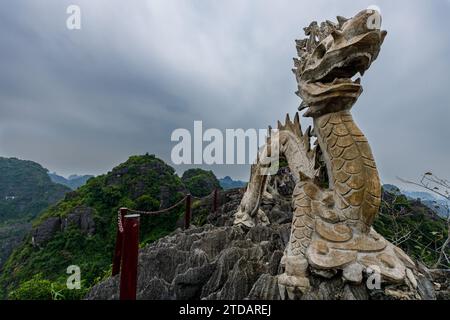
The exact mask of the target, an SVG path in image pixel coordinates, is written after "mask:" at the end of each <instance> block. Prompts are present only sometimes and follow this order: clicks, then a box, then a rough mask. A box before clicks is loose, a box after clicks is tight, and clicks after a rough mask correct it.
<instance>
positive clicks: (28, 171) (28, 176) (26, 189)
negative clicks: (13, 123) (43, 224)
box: [0, 157, 70, 223]
mask: <svg viewBox="0 0 450 320" xmlns="http://www.w3.org/2000/svg"><path fill="white" fill-rule="evenodd" d="M0 177H1V178H0V223H1V222H4V221H7V220H23V219H33V218H35V217H36V216H37V215H38V214H39V213H40V212H41V211H42V210H43V209H45V208H47V207H48V206H49V205H50V204H53V203H55V202H57V201H58V200H60V199H62V198H63V197H64V195H65V194H66V193H67V192H69V191H70V189H69V188H67V187H65V186H62V185H60V184H57V183H54V182H52V181H51V179H50V177H49V176H48V175H47V169H45V168H43V167H42V166H41V165H40V164H38V163H36V162H33V161H26V160H19V159H16V158H2V157H0Z"/></svg>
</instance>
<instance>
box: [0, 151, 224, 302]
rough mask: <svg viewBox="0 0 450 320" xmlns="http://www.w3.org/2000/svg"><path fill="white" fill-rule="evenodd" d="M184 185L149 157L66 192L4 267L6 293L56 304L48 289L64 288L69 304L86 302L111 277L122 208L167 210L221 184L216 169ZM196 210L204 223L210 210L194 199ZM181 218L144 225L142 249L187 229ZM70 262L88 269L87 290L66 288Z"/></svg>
mask: <svg viewBox="0 0 450 320" xmlns="http://www.w3.org/2000/svg"><path fill="white" fill-rule="evenodd" d="M43 173H44V174H45V179H47V180H50V179H49V178H48V176H47V175H46V172H45V171H43ZM184 181H185V183H183V181H182V179H181V178H180V177H179V176H177V175H176V173H175V170H174V169H173V168H172V167H170V166H169V165H167V164H166V163H164V162H163V161H162V160H160V159H158V158H157V157H155V156H154V155H148V154H146V155H142V156H132V157H130V158H129V159H128V161H126V162H124V163H122V164H120V165H119V166H117V167H115V168H113V169H112V170H111V171H110V172H108V173H107V174H105V175H101V176H98V177H95V178H92V179H90V180H89V181H88V182H87V184H86V185H84V186H82V187H80V188H79V189H77V190H75V191H72V192H69V193H67V194H66V196H65V198H64V199H63V200H62V201H61V202H59V203H58V204H56V205H55V206H52V207H49V208H47V209H46V210H45V211H44V212H43V213H42V215H40V216H39V217H38V218H37V219H36V220H34V221H33V228H32V230H31V232H30V233H29V234H28V236H27V237H26V238H25V241H24V242H23V243H22V244H21V245H20V246H19V247H18V248H17V250H15V252H14V253H13V254H12V256H11V257H10V258H9V259H8V261H7V262H6V264H5V266H4V269H3V272H2V274H1V275H0V289H1V291H2V292H1V293H2V294H3V296H4V297H9V298H11V299H23V298H26V299H28V298H33V299H51V298H52V296H51V290H50V289H49V288H50V287H51V285H53V287H55V288H59V289H61V292H62V293H63V295H64V297H65V298H66V299H79V298H82V297H83V296H84V294H85V293H86V290H87V289H89V288H90V287H91V286H92V285H94V284H95V283H96V281H98V280H99V279H101V278H102V277H104V276H105V275H107V274H108V272H110V267H111V261H112V255H113V251H114V250H113V249H114V244H115V235H116V228H117V211H118V209H119V208H120V207H123V206H126V207H129V208H134V209H138V210H157V209H163V208H167V207H170V206H171V205H172V204H174V203H176V202H178V201H179V200H180V199H181V198H183V197H184V195H185V194H186V193H188V192H190V193H192V194H197V193H198V194H200V195H201V194H203V193H207V194H210V193H211V191H212V190H213V189H214V188H215V187H217V186H218V181H217V179H216V177H215V176H214V174H213V173H212V172H207V171H204V170H200V169H195V170H190V171H188V172H187V173H186V174H185V175H184ZM58 186H59V187H61V188H63V189H65V190H67V189H66V188H65V187H63V186H61V185H58ZM208 209H209V206H208ZM193 211H194V213H195V217H194V219H193V222H194V223H200V224H201V223H203V222H204V220H205V219H206V215H207V211H206V207H203V206H201V205H197V203H196V202H194V203H193ZM183 213H184V209H183V208H182V207H181V208H177V209H175V210H172V211H170V212H169V213H168V214H166V215H163V216H156V217H147V218H146V219H145V220H143V222H142V225H141V230H142V238H141V243H142V245H145V244H147V243H151V242H153V241H155V240H157V239H159V238H161V237H163V236H165V235H167V234H170V233H171V232H172V231H174V230H175V229H176V228H177V226H179V225H181V224H182V215H183ZM27 230H28V229H27ZM1 236H2V235H1V234H0V237H1ZM73 264H75V265H78V266H80V268H81V269H82V270H83V288H82V290H74V291H69V290H66V288H65V283H66V278H67V274H66V268H67V267H68V266H70V265H73ZM36 270H39V272H38V273H36ZM39 288H47V289H39Z"/></svg>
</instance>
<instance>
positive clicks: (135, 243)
mask: <svg viewBox="0 0 450 320" xmlns="http://www.w3.org/2000/svg"><path fill="white" fill-rule="evenodd" d="M124 222H125V223H124V237H123V249H122V271H121V272H120V300H136V288H137V269H138V254H139V215H138V214H132V215H126V216H125V217H124Z"/></svg>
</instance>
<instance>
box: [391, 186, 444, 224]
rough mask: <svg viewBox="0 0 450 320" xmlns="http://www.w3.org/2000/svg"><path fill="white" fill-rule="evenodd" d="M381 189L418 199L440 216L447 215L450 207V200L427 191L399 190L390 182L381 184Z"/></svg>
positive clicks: (414, 199) (410, 198)
mask: <svg viewBox="0 0 450 320" xmlns="http://www.w3.org/2000/svg"><path fill="white" fill-rule="evenodd" d="M383 189H384V190H385V191H387V192H390V193H392V194H398V195H404V196H406V197H407V198H408V199H409V200H413V201H417V200H419V201H420V202H421V203H422V204H424V205H425V206H427V207H428V208H430V209H431V210H433V211H435V212H436V213H437V214H439V215H440V216H441V217H446V216H447V215H448V211H447V207H450V201H447V200H445V199H443V198H438V197H437V196H434V195H433V194H431V193H429V192H424V191H409V190H400V188H398V187H397V186H395V185H392V184H385V185H383Z"/></svg>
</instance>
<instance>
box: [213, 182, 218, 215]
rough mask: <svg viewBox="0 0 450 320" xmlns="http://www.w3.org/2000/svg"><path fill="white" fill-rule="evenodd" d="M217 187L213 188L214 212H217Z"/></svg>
mask: <svg viewBox="0 0 450 320" xmlns="http://www.w3.org/2000/svg"><path fill="white" fill-rule="evenodd" d="M217 193H218V192H217V188H216V189H214V208H213V209H214V213H217V201H218V199H217Z"/></svg>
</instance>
